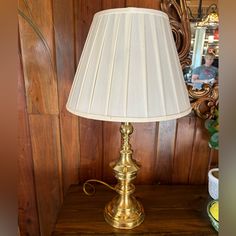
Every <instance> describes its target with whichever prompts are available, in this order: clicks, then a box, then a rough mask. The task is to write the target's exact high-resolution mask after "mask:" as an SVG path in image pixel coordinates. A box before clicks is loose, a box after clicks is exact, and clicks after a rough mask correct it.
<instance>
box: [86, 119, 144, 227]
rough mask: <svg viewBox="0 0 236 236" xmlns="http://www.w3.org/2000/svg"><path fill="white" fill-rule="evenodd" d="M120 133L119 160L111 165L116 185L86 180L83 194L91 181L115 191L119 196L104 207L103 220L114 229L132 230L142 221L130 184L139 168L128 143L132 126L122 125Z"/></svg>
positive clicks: (141, 212) (139, 204) (141, 208)
mask: <svg viewBox="0 0 236 236" xmlns="http://www.w3.org/2000/svg"><path fill="white" fill-rule="evenodd" d="M120 132H121V136H122V140H121V150H120V158H119V160H118V161H117V162H113V163H111V167H112V168H113V170H114V172H115V177H116V178H117V180H118V183H117V185H116V186H115V187H111V186H109V185H108V184H106V183H104V182H102V181H99V180H88V181H86V182H85V184H84V192H85V193H87V194H88V192H87V191H86V188H85V186H86V184H89V182H92V181H93V182H99V183H102V184H105V185H106V186H108V187H110V188H111V189H113V190H115V191H116V192H117V193H118V194H119V195H118V196H116V197H114V198H113V199H112V201H111V202H109V203H108V204H107V205H106V207H105V210H104V217H105V220H106V222H107V223H108V224H110V225H111V226H113V227H115V228H119V229H132V228H134V227H136V226H138V225H140V224H141V223H142V222H143V221H144V210H143V206H142V205H141V203H140V202H139V201H137V200H136V198H135V197H134V196H132V194H133V192H134V190H135V186H134V185H133V184H132V183H131V181H132V180H133V179H135V178H136V175H137V172H138V170H139V168H140V167H139V165H138V164H137V163H136V161H135V160H133V159H132V153H133V151H132V149H131V145H130V143H129V139H130V137H129V136H130V135H131V134H132V133H133V126H132V125H131V124H130V123H128V122H125V123H122V124H121V127H120ZM89 185H90V184H89Z"/></svg>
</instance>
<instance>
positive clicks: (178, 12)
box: [161, 0, 219, 119]
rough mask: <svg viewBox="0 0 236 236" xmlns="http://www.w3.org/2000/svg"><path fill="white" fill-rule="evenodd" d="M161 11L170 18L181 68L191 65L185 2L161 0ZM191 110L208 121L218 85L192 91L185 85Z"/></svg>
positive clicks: (215, 102)
mask: <svg viewBox="0 0 236 236" xmlns="http://www.w3.org/2000/svg"><path fill="white" fill-rule="evenodd" d="M161 10H162V11H163V12H165V13H167V15H168V16H169V18H170V24H171V28H172V32H173V35H174V39H175V42H176V47H177V51H178V54H179V59H180V63H181V66H182V68H183V69H184V68H185V67H186V66H189V65H190V64H191V58H189V52H190V46H191V31H190V23H189V18H188V13H187V4H186V1H185V0H162V1H161ZM187 88H188V92H189V97H190V101H191V105H192V108H193V110H194V112H195V114H196V115H197V116H198V117H200V118H202V119H209V118H211V117H212V116H213V115H214V110H215V108H216V107H217V106H218V97H219V92H218V84H215V85H214V86H211V85H208V84H204V86H203V88H202V89H201V90H194V89H193V87H192V86H191V85H187Z"/></svg>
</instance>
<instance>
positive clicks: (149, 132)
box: [130, 122, 156, 184]
mask: <svg viewBox="0 0 236 236" xmlns="http://www.w3.org/2000/svg"><path fill="white" fill-rule="evenodd" d="M133 126H134V132H133V134H132V137H131V140H130V141H131V145H132V149H133V158H134V159H135V160H136V161H137V162H138V163H140V165H141V169H140V170H139V172H138V175H137V179H136V181H135V182H136V183H139V184H144V183H153V180H154V176H155V172H154V165H153V163H154V162H155V159H156V155H155V154H156V153H155V151H156V146H155V145H156V142H155V141H156V123H155V122H150V123H133Z"/></svg>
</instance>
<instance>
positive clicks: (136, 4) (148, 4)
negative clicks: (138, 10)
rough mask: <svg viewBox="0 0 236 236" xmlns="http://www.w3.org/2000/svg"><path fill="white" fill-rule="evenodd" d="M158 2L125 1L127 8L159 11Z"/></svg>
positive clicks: (151, 0) (157, 0) (148, 0)
mask: <svg viewBox="0 0 236 236" xmlns="http://www.w3.org/2000/svg"><path fill="white" fill-rule="evenodd" d="M160 2H161V1H160V0H145V1H143V0H126V6H127V7H142V8H152V9H157V10H158V9H160Z"/></svg>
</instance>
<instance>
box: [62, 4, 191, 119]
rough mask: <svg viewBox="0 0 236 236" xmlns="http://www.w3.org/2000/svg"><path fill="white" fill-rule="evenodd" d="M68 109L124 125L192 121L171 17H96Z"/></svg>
mask: <svg viewBox="0 0 236 236" xmlns="http://www.w3.org/2000/svg"><path fill="white" fill-rule="evenodd" d="M66 107H67V109H68V110H69V111H70V112H71V113H73V114H76V115H78V116H82V117H86V118H90V119H95V120H104V121H119V122H151V121H161V120H169V119H176V118H179V117H182V116H185V115H187V114H188V113H189V112H190V111H191V106H190V102H189V97H188V92H187V89H186V86H185V83H184V79H183V73H182V69H181V66H180V62H179V57H178V53H177V50H176V46H175V42H174V39H173V35H172V31H171V27H170V23H169V19H168V16H167V15H166V14H165V13H164V12H161V11H157V10H152V9H143V8H118V9H117V8H116V9H109V10H105V11H101V12H98V13H97V14H95V16H94V18H93V22H92V25H91V28H90V30H89V34H88V37H87V40H86V43H85V46H84V49H83V52H82V55H81V59H80V62H79V65H78V68H77V71H76V74H75V78H74V82H73V85H72V88H71V91H70V95H69V99H68V102H67V105H66Z"/></svg>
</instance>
